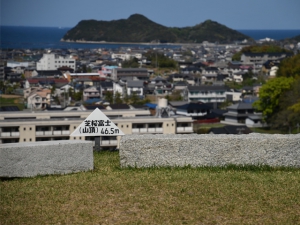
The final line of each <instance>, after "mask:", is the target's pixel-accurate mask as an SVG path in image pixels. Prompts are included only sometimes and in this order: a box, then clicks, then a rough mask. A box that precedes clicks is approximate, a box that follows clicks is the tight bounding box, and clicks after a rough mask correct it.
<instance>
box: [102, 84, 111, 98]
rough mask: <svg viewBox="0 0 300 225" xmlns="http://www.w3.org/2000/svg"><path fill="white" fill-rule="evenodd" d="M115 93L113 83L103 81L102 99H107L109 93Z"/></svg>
mask: <svg viewBox="0 0 300 225" xmlns="http://www.w3.org/2000/svg"><path fill="white" fill-rule="evenodd" d="M108 92H111V93H114V84H113V82H112V81H103V82H101V83H100V98H105V95H106V94H107V93H108Z"/></svg>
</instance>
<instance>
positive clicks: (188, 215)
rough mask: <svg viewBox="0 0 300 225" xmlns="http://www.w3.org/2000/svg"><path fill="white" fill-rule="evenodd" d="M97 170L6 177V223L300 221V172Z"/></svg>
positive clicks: (110, 158) (0, 214)
mask: <svg viewBox="0 0 300 225" xmlns="http://www.w3.org/2000/svg"><path fill="white" fill-rule="evenodd" d="M94 156H95V169H94V171H90V172H82V173H76V174H69V175H53V176H38V177H34V178H18V179H2V180H1V181H0V207H1V208H0V224H1V225H2V224H300V169H292V168H270V167H250V166H249V167H245V168H241V167H233V166H232V167H228V168H216V167H210V168H209V167H208V168H190V167H185V168H149V169H136V168H127V169H121V168H120V166H119V155H118V152H102V153H95V154H94Z"/></svg>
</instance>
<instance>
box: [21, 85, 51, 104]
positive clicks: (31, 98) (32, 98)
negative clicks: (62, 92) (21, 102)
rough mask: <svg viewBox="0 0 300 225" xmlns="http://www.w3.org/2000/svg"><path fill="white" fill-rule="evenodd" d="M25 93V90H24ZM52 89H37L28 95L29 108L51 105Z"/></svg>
mask: <svg viewBox="0 0 300 225" xmlns="http://www.w3.org/2000/svg"><path fill="white" fill-rule="evenodd" d="M24 95H25V92H24ZM26 95H27V93H26ZM50 99H51V90H50V89H40V88H39V89H35V90H33V91H32V92H30V94H29V95H28V97H27V108H29V109H45V108H46V107H47V106H49V105H50Z"/></svg>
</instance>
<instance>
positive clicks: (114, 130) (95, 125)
mask: <svg viewBox="0 0 300 225" xmlns="http://www.w3.org/2000/svg"><path fill="white" fill-rule="evenodd" d="M121 135H125V134H124V133H123V132H122V131H121V130H120V129H119V128H118V127H117V126H116V125H115V124H114V123H113V122H112V121H111V120H110V119H108V118H107V116H106V115H105V114H104V113H103V112H101V110H100V109H98V108H96V109H95V110H94V111H93V112H92V113H91V114H90V115H89V116H88V117H87V118H86V119H85V120H84V121H83V122H82V123H81V124H80V125H79V126H78V127H77V128H76V130H74V131H73V133H72V134H70V136H121Z"/></svg>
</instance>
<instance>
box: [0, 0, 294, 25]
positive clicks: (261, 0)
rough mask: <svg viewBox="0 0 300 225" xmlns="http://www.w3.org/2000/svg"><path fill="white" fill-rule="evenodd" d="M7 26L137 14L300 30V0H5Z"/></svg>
mask: <svg viewBox="0 0 300 225" xmlns="http://www.w3.org/2000/svg"><path fill="white" fill-rule="evenodd" d="M0 4H1V5H0V8H1V14H0V16H1V25H10V26H44V27H74V26H75V25H76V24H77V23H78V22H79V21H81V20H86V19H95V20H104V21H110V20H118V19H127V18H128V17H129V16H130V15H132V14H134V13H139V14H142V15H144V16H146V17H147V18H148V19H150V20H152V21H154V22H156V23H159V24H161V25H164V26H168V27H185V26H194V25H196V24H199V23H201V22H203V21H205V20H207V19H211V20H213V21H217V22H219V23H221V24H223V25H225V26H227V27H229V28H232V29H300V0H105V1H104V0H0Z"/></svg>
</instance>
